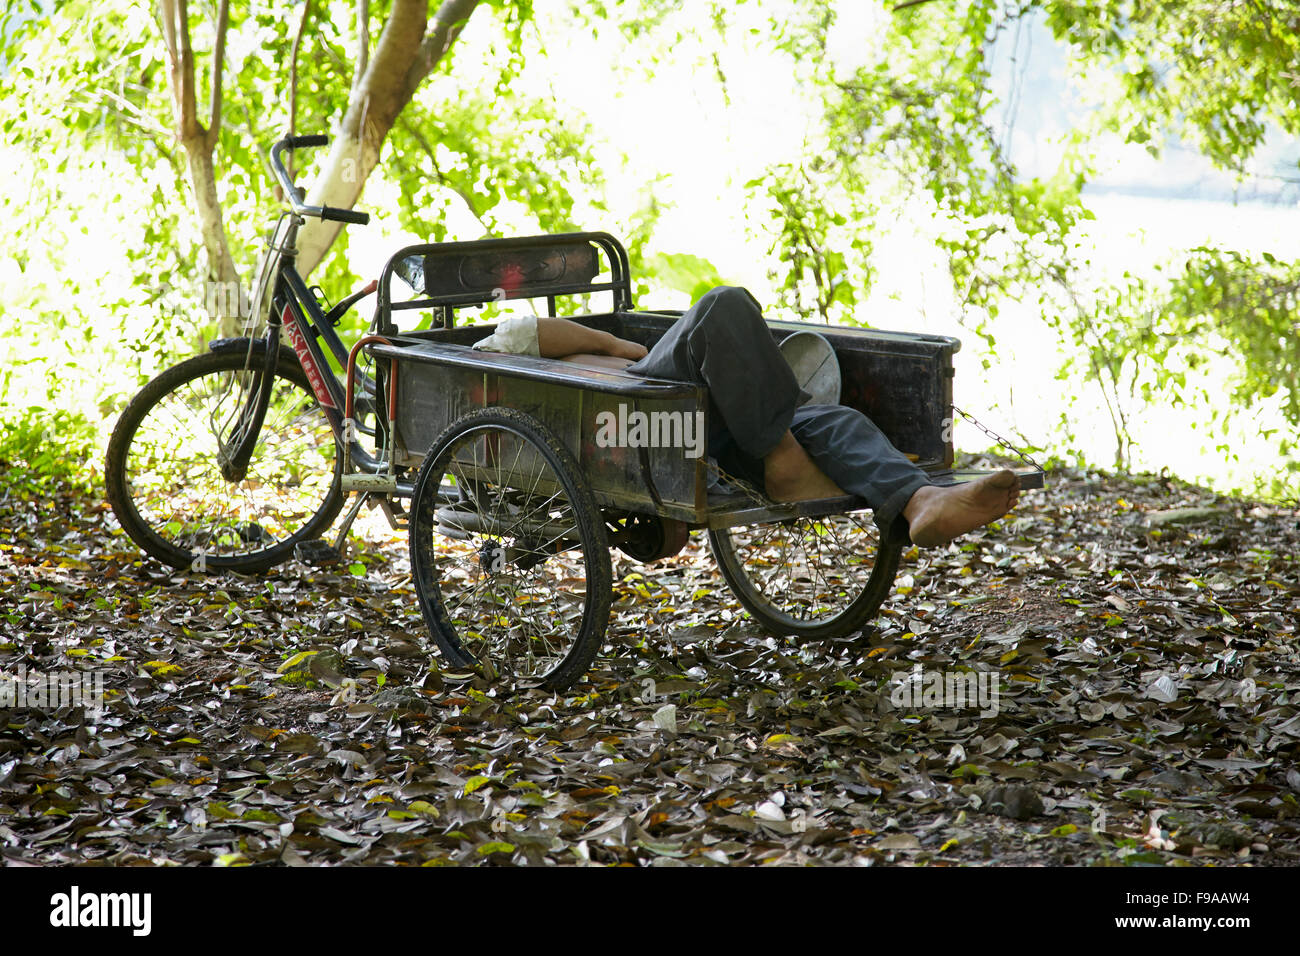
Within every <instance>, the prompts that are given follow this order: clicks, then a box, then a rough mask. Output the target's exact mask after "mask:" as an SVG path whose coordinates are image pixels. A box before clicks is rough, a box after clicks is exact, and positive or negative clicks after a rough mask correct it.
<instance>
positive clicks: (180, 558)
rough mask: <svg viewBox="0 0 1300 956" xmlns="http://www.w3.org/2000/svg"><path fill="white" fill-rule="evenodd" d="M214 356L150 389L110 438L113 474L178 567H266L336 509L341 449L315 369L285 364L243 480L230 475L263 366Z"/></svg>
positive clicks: (138, 534) (132, 524)
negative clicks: (225, 453)
mask: <svg viewBox="0 0 1300 956" xmlns="http://www.w3.org/2000/svg"><path fill="white" fill-rule="evenodd" d="M260 361H261V359H260V357H257V356H254V357H253V360H252V362H251V363H250V362H249V356H248V354H247V352H245V351H243V350H240V351H236V352H209V353H207V354H204V355H198V356H195V357H194V358H192V359H188V360H187V361H184V362H181V363H180V364H179V365H176V366H173V367H172V368H170V369H168V370H167V371H165V372H163V373H162V374H161V375H159V376H158V377H157V378H155V379H154V380H153V381H151V382H150V383H149V384H148V385H146V386H145V387H144V388H143V389H142V390H141V391H140V393H139V394H138V395H136V397H135V398H134V399H132V401H131V403H130V404H129V405H128V406H127V407H126V410H125V411H124V412H123V413H122V417H121V418H120V419H118V423H117V426H116V427H115V428H114V429H113V435H112V438H111V439H110V441H109V444H108V455H107V459H106V463H105V469H104V481H105V486H106V489H107V492H108V500H109V503H110V504H111V505H112V507H113V513H114V514H116V515H117V519H118V521H119V522H121V524H122V528H123V530H124V531H126V533H127V534H128V535H129V536H130V537H131V539H132V540H133V541H135V543H136V544H138V545H139V546H140V547H141V548H143V549H144V550H145V551H146V552H148V553H149V554H151V555H153V556H154V557H155V558H158V559H159V560H160V561H163V562H164V563H166V564H170V565H174V566H176V567H192V568H194V569H196V570H205V569H207V568H213V569H221V570H233V571H263V570H266V569H267V568H270V567H272V566H274V565H276V564H278V563H280V562H281V561H284V560H286V559H287V558H288V557H289V556H290V555H292V553H293V548H294V545H296V544H297V543H298V542H299V541H303V540H305V539H308V538H314V537H317V536H318V535H320V534H321V533H322V532H323V531H325V530H326V529H327V528H328V527H329V526H330V525H331V524H332V523H333V521H334V519H335V518H336V517H337V516H338V513H339V509H340V508H341V507H342V504H343V499H342V494H341V492H340V488H339V477H340V475H341V473H342V467H343V455H342V450H341V449H340V447H339V445H338V443H337V441H336V440H335V436H334V431H333V429H332V428H331V427H330V424H329V420H328V419H327V418H326V417H325V413H324V412H323V411H322V410H321V408H320V406H319V405H318V404H317V402H316V399H315V396H314V395H313V394H312V391H311V387H310V386H309V385H308V383H307V377H306V376H305V375H304V374H303V372H302V369H301V368H299V367H298V366H297V365H296V364H293V363H291V362H290V361H287V360H282V361H281V362H280V365H279V367H278V368H277V370H276V373H275V378H274V380H273V382H272V385H271V395H270V401H269V403H268V406H267V410H266V417H265V419H264V421H263V424H262V428H261V431H260V433H259V435H258V439H257V444H256V447H255V448H254V450H253V454H252V458H251V460H250V461H249V463H248V468H247V471H246V473H245V474H244V476H243V477H242V478H241V479H240V480H238V481H229V480H227V479H226V478H224V477H222V470H221V465H220V459H219V453H220V450H221V448H222V447H223V444H224V443H225V442H227V441H229V439H230V437H231V435H232V433H233V431H234V429H236V428H237V427H238V424H239V421H240V418H241V415H242V412H243V409H244V407H245V406H246V404H247V403H248V402H249V401H250V400H251V398H252V394H251V390H252V388H253V383H254V382H255V380H256V373H255V372H254V371H251V370H249V368H247V366H248V365H250V364H254V365H256V364H258V363H260Z"/></svg>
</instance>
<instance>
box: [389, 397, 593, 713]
mask: <svg viewBox="0 0 1300 956" xmlns="http://www.w3.org/2000/svg"><path fill="white" fill-rule="evenodd" d="M578 475H579V471H578V465H577V462H575V461H574V459H573V455H572V454H570V452H569V450H568V449H567V448H565V447H564V446H563V445H561V444H560V442H559V441H558V440H557V439H556V438H555V437H554V435H552V434H551V433H550V432H549V431H548V430H547V429H546V428H545V427H544V426H543V425H541V424H540V423H539V422H538V421H537V420H536V419H534V418H532V417H531V416H529V415H526V414H524V413H523V412H519V411H516V410H514V409H508V408H485V409H482V410H480V411H475V412H471V413H470V414H468V415H465V416H464V417H462V418H460V419H458V420H457V421H456V422H454V423H453V424H452V425H451V426H450V427H449V428H447V429H446V430H445V431H444V432H443V433H442V434H441V435H440V436H438V438H437V439H436V440H435V441H434V443H433V447H432V449H431V450H430V452H429V454H428V456H427V457H426V458H425V460H424V464H423V466H422V467H421V468H420V474H419V477H418V478H417V479H416V482H415V491H414V496H413V498H412V501H411V519H410V540H411V575H412V577H413V578H414V580H415V587H416V593H417V595H418V596H419V601H420V611H421V613H422V614H423V615H424V620H425V623H426V624H427V625H428V626H429V630H430V631H431V632H432V634H433V637H434V640H436V641H437V642H438V647H439V648H440V649H441V650H442V652H443V654H444V655H445V657H446V660H447V662H448V663H449V664H451V665H452V666H456V667H481V668H483V670H484V671H485V672H487V674H488V675H489V677H490V676H493V675H494V674H498V673H499V674H501V675H503V676H505V677H507V678H508V679H511V680H513V681H515V682H517V683H520V684H523V685H529V684H537V685H540V686H543V687H546V688H548V689H550V690H563V689H564V688H566V687H568V686H569V685H570V684H572V683H573V682H574V681H575V680H577V679H578V678H579V677H581V676H582V674H583V673H584V672H585V671H586V669H587V667H588V666H589V665H590V664H591V661H592V658H593V657H595V655H596V651H597V650H598V649H599V648H600V644H601V641H602V640H603V638H604V634H605V628H606V625H607V624H608V623H609V604H610V599H611V593H612V588H613V584H612V574H611V569H610V560H609V544H608V539H607V538H606V535H605V527H604V525H603V523H602V522H601V520H600V512H599V511H598V510H597V508H596V504H595V501H594V500H593V498H592V496H591V492H590V491H589V490H588V488H587V486H586V484H585V483H583V482H582V480H581V479H580V478H579V477H578Z"/></svg>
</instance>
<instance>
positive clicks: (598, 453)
mask: <svg viewBox="0 0 1300 956" xmlns="http://www.w3.org/2000/svg"><path fill="white" fill-rule="evenodd" d="M397 384H398V394H397V409H398V411H397V423H396V424H397V441H396V446H397V461H398V462H399V463H401V464H405V465H410V466H413V467H414V466H417V465H418V464H419V463H420V462H421V461H422V460H423V459H424V456H425V455H427V454H428V452H429V450H430V448H431V447H432V445H433V442H434V440H435V439H436V438H437V436H438V435H439V434H440V433H441V432H442V431H443V430H444V429H445V428H446V427H447V426H448V425H450V424H451V423H452V422H454V421H456V420H457V419H458V418H460V417H461V416H463V415H465V414H467V413H468V412H471V411H474V410H475V409H479V408H485V407H488V406H494V405H499V406H503V407H507V408H514V409H518V410H519V411H522V412H525V413H527V414H529V415H531V416H533V417H534V418H536V419H537V420H538V421H539V422H541V423H542V424H543V425H545V426H546V427H547V428H548V429H549V430H550V431H551V432H552V433H554V434H555V436H556V437H557V438H558V439H559V440H560V442H561V443H562V444H563V445H564V446H565V447H566V448H568V449H569V451H570V452H572V453H573V456H574V458H575V459H577V461H578V467H579V471H580V477H581V478H582V479H583V480H585V481H586V482H587V484H588V487H590V488H591V491H592V493H593V494H594V495H595V497H596V500H597V502H598V503H599V504H600V505H601V506H602V507H609V508H620V509H626V510H629V511H638V512H643V513H646V514H655V513H660V514H663V515H665V516H667V517H674V518H678V519H680V520H683V521H691V522H695V521H702V520H704V515H705V509H706V507H707V498H706V493H705V489H706V475H705V472H704V468H703V461H704V459H703V457H702V456H699V457H692V454H691V453H692V452H694V451H695V450H697V449H699V450H702V447H703V445H702V442H703V434H705V432H703V431H701V430H702V429H705V428H707V424H708V422H707V417H706V413H705V405H706V402H705V397H704V391H703V390H702V389H701V390H699V391H698V392H696V393H695V394H694V395H693V396H688V397H679V398H668V399H659V398H655V399H647V398H637V399H633V398H629V397H627V396H620V395H613V394H604V393H600V392H590V391H585V390H583V389H582V388H580V387H573V386H568V385H562V384H556V383H552V382H541V381H535V380H530V379H527V378H516V377H512V376H507V375H495V374H492V373H490V372H484V371H479V370H475V369H468V368H459V367H455V366H451V365H446V364H440V363H431V362H428V361H409V362H402V363H401V368H400V370H399V373H398V383H397ZM638 413H639V414H640V415H641V416H643V417H642V418H641V427H640V430H638V427H637V416H638ZM643 446H644V447H643ZM684 446H685V447H684ZM529 465H530V463H525V466H524V467H523V468H521V472H526V471H528V470H529V467H528V466H529ZM647 473H648V475H649V477H650V481H649V482H647V480H646V475H647ZM651 485H653V488H654V491H655V492H657V493H658V495H659V502H658V503H656V502H655V500H654V495H653V494H652V492H651V490H650V487H651Z"/></svg>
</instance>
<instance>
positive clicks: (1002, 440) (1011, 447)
mask: <svg viewBox="0 0 1300 956" xmlns="http://www.w3.org/2000/svg"><path fill="white" fill-rule="evenodd" d="M952 410H953V411H954V412H956V413H957V414H958V415H960V416H961V417H962V418H964V419H966V421H968V422H970V423H971V424H972V425H974V426H975V427H976V428H978V429H979V430H980V431H982V432H983V433H984V434H985V435H988V436H989V438H992V439H993V440H994V441H995V442H997V443H998V444H999V445H1001V446H1002V447H1003V448H1005V449H1007V451H1009V452H1012V453H1013V454H1014V455H1015V456H1016V457H1017V458H1019V459H1020V460H1021V461H1023V462H1024V463H1025V464H1026V465H1028V466H1029V467H1030V468H1033V469H1035V470H1036V471H1044V472H1045V471H1047V469H1046V468H1044V467H1043V466H1042V465H1040V464H1039V463H1038V462H1036V461H1034V459H1033V458H1032V457H1031V456H1030V455H1029V453H1028V452H1023V451H1021V450H1020V449H1019V448H1017V447H1016V446H1015V445H1013V444H1011V442H1009V441H1007V440H1006V439H1005V438H1003V437H1002V436H1001V435H999V434H998V433H997V432H995V431H994V430H993V429H991V428H989V427H988V426H987V425H985V424H984V423H983V422H981V421H980V420H979V419H977V418H976V417H975V416H974V415H972V414H970V413H969V412H967V411H963V410H962V409H960V408H958V407H957V406H956V405H954V406H953V407H952Z"/></svg>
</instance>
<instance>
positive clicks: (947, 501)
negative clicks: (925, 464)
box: [903, 469, 1020, 548]
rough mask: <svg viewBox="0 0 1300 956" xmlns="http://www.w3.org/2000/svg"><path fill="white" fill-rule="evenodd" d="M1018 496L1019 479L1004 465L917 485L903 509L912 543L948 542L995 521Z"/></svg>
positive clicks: (933, 543)
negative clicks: (960, 479) (951, 481)
mask: <svg viewBox="0 0 1300 956" xmlns="http://www.w3.org/2000/svg"><path fill="white" fill-rule="evenodd" d="M1019 500H1020V479H1019V478H1017V477H1016V476H1015V474H1014V473H1013V472H1010V471H1007V470H1006V469H1003V470H1002V471H998V472H994V473H993V474H991V475H985V476H984V477H983V478H979V479H977V480H975V481H968V482H964V483H963V484H959V485H950V486H947V487H940V486H938V485H926V486H924V487H922V488H918V489H917V491H916V494H914V495H912V497H911V499H910V500H909V501H908V502H907V507H905V508H904V509H903V517H904V518H906V519H907V523H908V526H909V528H910V533H911V537H912V543H913V544H915V545H917V546H918V547H921V548H933V547H935V546H936V545H940V544H947V543H948V542H949V541H951V540H952V539H953V538H955V537H957V536H958V535H962V534H965V533H966V532H967V531H974V530H975V529H976V528H982V527H983V526H984V525H986V524H989V523H990V522H992V521H997V520H998V519H999V518H1001V517H1002V516H1003V515H1004V514H1006V513H1007V512H1008V511H1010V510H1011V509H1012V508H1014V507H1015V506H1016V502H1017V501H1019Z"/></svg>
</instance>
